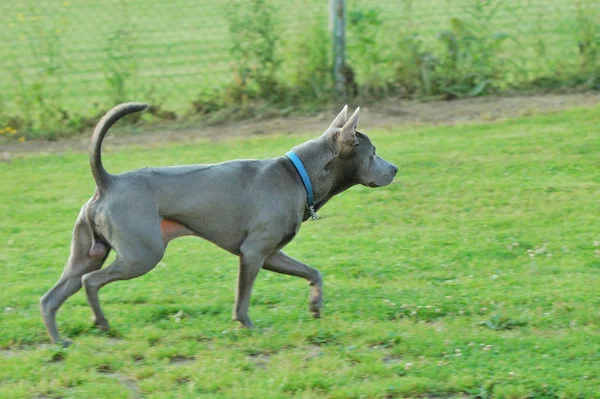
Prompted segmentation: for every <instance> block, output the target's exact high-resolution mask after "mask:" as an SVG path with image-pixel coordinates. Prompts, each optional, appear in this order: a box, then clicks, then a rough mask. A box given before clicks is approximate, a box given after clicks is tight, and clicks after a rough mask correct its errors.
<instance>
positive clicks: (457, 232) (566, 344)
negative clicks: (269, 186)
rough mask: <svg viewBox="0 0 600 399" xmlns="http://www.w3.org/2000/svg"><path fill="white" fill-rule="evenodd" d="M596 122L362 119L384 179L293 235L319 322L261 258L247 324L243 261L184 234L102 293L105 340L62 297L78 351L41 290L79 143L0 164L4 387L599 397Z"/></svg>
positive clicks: (66, 212) (23, 390)
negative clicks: (397, 122)
mask: <svg viewBox="0 0 600 399" xmlns="http://www.w3.org/2000/svg"><path fill="white" fill-rule="evenodd" d="M599 124H600V107H597V106H596V107H595V108H590V109H581V110H573V111H568V112H561V113H555V114H548V115H538V116H531V117H524V118H519V119H515V120H509V121H503V122H496V123H490V124H474V125H457V126H439V127H428V126H423V127H403V128H397V129H391V130H389V131H373V132H370V136H371V138H372V139H373V141H374V142H375V144H376V145H377V147H378V148H379V153H380V154H381V155H382V156H383V157H385V158H387V159H389V160H391V161H393V162H395V163H396V164H397V165H398V166H399V168H400V173H399V175H398V177H397V179H396V181H395V182H394V183H393V184H392V185H390V186H388V187H385V188H380V189H367V188H363V187H356V188H352V189H351V190H350V191H348V192H346V193H344V194H342V195H340V196H339V197H337V198H335V199H333V200H332V201H331V202H330V203H329V204H328V205H327V206H326V207H325V208H324V209H323V210H321V212H320V214H321V215H322V217H323V218H322V219H321V220H319V221H316V222H312V221H311V222H307V223H305V224H304V225H303V228H302V229H301V230H300V233H299V234H298V236H297V237H296V239H295V240H294V241H293V242H292V243H291V244H290V245H289V246H288V247H287V252H288V254H290V255H291V256H294V257H296V258H298V259H301V260H302V261H304V262H306V263H308V264H310V265H313V266H315V267H317V268H319V269H320V270H321V271H322V272H323V274H324V278H325V308H324V317H323V318H322V319H320V320H313V319H311V318H310V316H309V312H308V303H307V302H308V286H307V284H306V283H305V282H304V281H302V280H300V279H295V278H292V277H285V276H281V275H276V274H273V273H269V272H267V271H262V272H261V273H260V275H259V277H258V280H257V283H256V286H255V290H254V294H253V297H252V305H251V308H250V315H251V317H252V318H253V320H254V321H255V323H256V325H257V328H256V329H255V330H252V331H248V330H241V329H238V327H237V325H236V324H235V323H234V322H232V321H230V315H231V306H232V302H233V296H234V285H235V279H236V269H237V259H236V258H235V257H233V256H231V255H229V254H227V253H225V252H224V251H221V250H219V249H218V248H216V247H214V246H212V245H211V244H209V243H206V242H203V241H200V240H197V239H193V238H184V239H180V240H177V241H175V242H173V243H171V244H170V246H169V250H168V251H167V254H166V256H165V258H164V259H163V261H162V262H161V263H160V264H159V265H158V266H157V267H156V269H155V270H153V271H152V272H151V273H149V274H147V275H145V276H143V277H141V278H138V279H135V280H131V281H127V282H116V283H113V284H110V285H108V286H106V287H105V288H104V289H102V291H101V293H100V297H101V301H102V303H103V305H104V310H105V312H106V314H107V316H108V318H109V320H110V322H111V325H112V327H113V330H112V332H111V333H110V334H104V333H101V332H99V331H97V330H96V329H94V328H93V327H92V326H91V320H90V317H91V311H90V310H89V308H88V306H87V303H86V301H85V298H84V295H83V293H82V292H79V293H77V294H76V295H74V296H73V297H72V298H71V299H70V300H69V301H67V302H66V303H65V305H64V306H63V307H62V308H61V311H60V312H59V315H58V324H59V329H60V331H61V332H62V334H63V335H66V336H68V337H70V338H72V339H73V340H74V344H73V345H72V346H71V347H69V348H68V349H57V348H54V347H53V346H50V345H48V338H47V336H46V332H45V330H44V327H43V325H42V321H41V318H40V315H39V311H38V300H39V297H40V296H41V295H42V294H43V293H44V292H45V291H46V290H48V289H49V288H50V287H51V286H52V285H53V284H54V282H55V281H56V280H57V279H58V277H59V275H60V273H61V271H62V267H63V265H64V262H65V260H66V258H67V256H68V250H69V242H70V234H71V227H72V224H73V222H74V219H75V217H76V216H77V214H78V211H79V208H80V206H81V204H82V203H83V202H85V201H86V200H87V199H88V198H89V197H90V196H91V194H92V192H93V189H94V185H93V180H92V178H91V176H90V172H89V167H88V160H87V155H86V154H83V153H77V154H72V153H66V154H61V155H35V156H26V157H23V158H20V159H16V160H14V161H13V162H12V163H11V164H6V163H2V164H0V180H1V181H2V185H1V186H0V196H1V198H2V201H1V203H0V213H1V214H2V215H3V216H2V219H1V227H0V237H1V241H2V242H1V245H2V246H1V247H0V248H2V249H1V252H0V275H1V276H2V289H1V291H0V306H1V308H0V347H1V348H3V349H2V350H1V351H0V397H3V398H4V397H6V398H30V397H34V396H36V395H45V397H63V398H99V397H110V398H126V397H140V396H143V397H148V398H175V397H181V398H187V397H194V398H196V397H207V398H233V397H238V398H253V397H256V398H267V397H268V398H271V397H273V398H277V397H281V398H283V397H296V398H312V397H327V398H359V397H364V398H392V397H405V398H409V397H411V398H415V397H419V398H423V397H429V398H432V397H436V398H464V397H478V398H507V399H508V398H514V399H517V398H540V399H541V398H544V399H548V398H597V397H598V392H600V382H599V381H600V369H599V368H598V363H599V362H600V351H599V348H600V334H599V328H600V299H599V296H598V287H599V286H600V277H599V276H600V244H599V243H598V242H599V241H600V231H599V230H598V226H599V225H600V208H599V204H600V161H599V158H598V153H599V152H600V140H599V138H598V132H597V127H598V126H599ZM363 128H364V129H365V131H367V132H369V127H368V126H364V127H363ZM313 133H317V132H313ZM310 137H312V134H311V135H306V136H303V137H298V136H275V137H264V138H259V139H247V140H232V141H228V142H224V143H218V144H215V143H208V142H200V143H198V144H196V145H189V144H186V145H168V146H161V147H157V148H130V149H123V150H120V151H118V152H111V151H106V152H105V156H104V159H105V164H106V166H107V168H108V170H110V171H111V172H114V173H116V172H119V171H125V170H129V169H132V168H137V167H143V166H148V165H171V164H182V163H203V162H217V161H222V160H227V159H231V158H261V157H270V156H277V155H281V154H283V153H284V152H285V151H287V150H288V149H289V148H290V147H292V146H293V145H295V144H297V143H299V142H301V141H303V140H304V139H308V138H310ZM517 244H518V245H517ZM530 250H531V251H534V252H530ZM532 254H533V255H532ZM476 395H479V396H476Z"/></svg>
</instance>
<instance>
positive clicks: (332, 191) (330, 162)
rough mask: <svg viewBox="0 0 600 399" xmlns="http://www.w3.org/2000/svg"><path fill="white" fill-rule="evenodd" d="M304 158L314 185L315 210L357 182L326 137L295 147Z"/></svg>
mask: <svg viewBox="0 0 600 399" xmlns="http://www.w3.org/2000/svg"><path fill="white" fill-rule="evenodd" d="M294 152H295V153H296V154H297V155H298V157H300V159H301V160H302V162H303V164H304V167H305V169H306V172H307V173H308V176H309V177H310V180H311V183H312V186H313V197H314V203H315V210H319V209H320V208H321V207H322V206H323V205H325V204H326V203H327V201H329V200H330V199H331V198H332V197H333V196H334V195H337V194H339V193H341V192H343V191H346V190H347V189H349V188H350V187H352V186H354V185H356V184H357V183H356V182H355V181H353V180H352V178H351V175H352V171H351V170H348V169H347V168H344V167H343V163H344V161H343V159H340V158H338V157H336V156H335V155H334V149H333V148H332V146H331V143H330V142H329V141H328V140H327V139H326V138H325V137H323V136H322V137H319V138H316V139H314V140H310V141H308V142H306V143H304V144H301V145H299V146H297V147H295V148H294Z"/></svg>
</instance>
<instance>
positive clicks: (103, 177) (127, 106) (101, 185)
mask: <svg viewBox="0 0 600 399" xmlns="http://www.w3.org/2000/svg"><path fill="white" fill-rule="evenodd" d="M147 106H148V104H144V103H124V104H120V105H117V106H116V107H114V108H113V109H111V110H110V111H108V112H107V113H106V115H104V116H103V117H102V119H100V122H98V124H97V125H96V128H95V129H94V134H93V135H92V144H91V147H90V166H91V167H92V175H93V176H94V180H96V186H97V187H98V191H99V192H100V193H102V192H103V191H104V189H106V187H107V186H108V184H109V181H110V178H111V175H110V173H108V172H107V171H106V169H104V167H103V166H102V140H104V136H106V132H108V129H110V127H111V126H112V125H114V124H115V122H116V121H118V120H119V119H121V118H122V117H124V116H125V115H127V114H130V113H132V112H139V111H142V110H143V109H145V108H146V107H147Z"/></svg>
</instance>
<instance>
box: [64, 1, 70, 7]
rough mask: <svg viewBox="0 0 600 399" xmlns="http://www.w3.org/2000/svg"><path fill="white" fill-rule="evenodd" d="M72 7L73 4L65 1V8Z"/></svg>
mask: <svg viewBox="0 0 600 399" xmlns="http://www.w3.org/2000/svg"><path fill="white" fill-rule="evenodd" d="M70 5H71V3H69V2H68V1H65V2H64V3H63V6H65V7H68V6H70Z"/></svg>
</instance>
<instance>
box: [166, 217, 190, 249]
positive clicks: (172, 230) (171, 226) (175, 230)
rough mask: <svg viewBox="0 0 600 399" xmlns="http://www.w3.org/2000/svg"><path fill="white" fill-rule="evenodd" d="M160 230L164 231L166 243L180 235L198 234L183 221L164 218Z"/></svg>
mask: <svg viewBox="0 0 600 399" xmlns="http://www.w3.org/2000/svg"><path fill="white" fill-rule="evenodd" d="M160 231H161V232H162V236H163V241H164V242H165V245H166V244H168V243H169V241H171V240H174V239H175V238H178V237H183V236H192V235H196V233H194V232H193V231H192V230H190V229H188V228H187V227H185V226H184V225H182V224H181V223H177V222H176V221H174V220H169V219H163V220H161V221H160Z"/></svg>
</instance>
